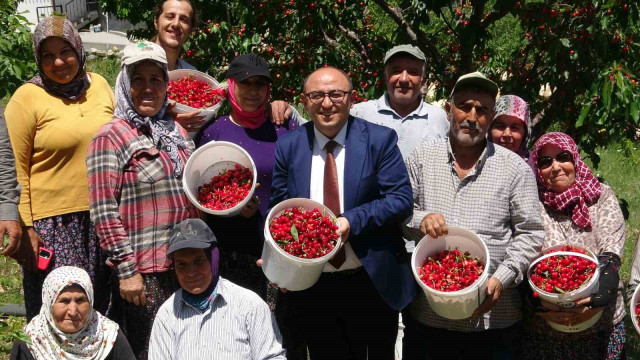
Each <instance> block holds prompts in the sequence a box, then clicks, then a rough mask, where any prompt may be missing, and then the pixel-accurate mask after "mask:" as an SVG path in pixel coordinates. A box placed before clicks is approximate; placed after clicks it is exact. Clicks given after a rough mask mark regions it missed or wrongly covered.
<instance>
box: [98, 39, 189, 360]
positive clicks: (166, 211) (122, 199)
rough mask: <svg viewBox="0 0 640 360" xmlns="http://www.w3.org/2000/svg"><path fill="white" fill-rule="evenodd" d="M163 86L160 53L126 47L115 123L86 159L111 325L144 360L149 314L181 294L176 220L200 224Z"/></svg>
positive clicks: (155, 48)
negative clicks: (173, 259) (109, 277)
mask: <svg viewBox="0 0 640 360" xmlns="http://www.w3.org/2000/svg"><path fill="white" fill-rule="evenodd" d="M168 81H169V77H168V73H167V60H166V56H165V52H164V50H163V49H162V48H161V47H160V46H159V45H157V44H155V43H152V42H148V41H143V42H140V43H138V44H133V45H129V46H127V47H126V48H125V49H124V50H123V56H122V69H121V70H120V74H119V75H118V78H117V80H116V110H115V113H114V118H113V120H111V121H110V122H109V123H108V124H106V125H104V126H103V127H102V128H101V129H100V131H99V132H98V134H97V135H96V136H95V138H94V139H93V141H92V142H91V144H90V146H89V153H88V155H87V167H88V171H89V192H90V194H91V218H92V220H93V222H94V223H95V226H96V232H97V233H98V236H99V237H100V244H101V245H102V248H103V250H104V251H106V253H107V255H108V258H107V262H108V263H109V265H111V266H112V268H113V269H114V270H115V273H116V275H117V279H114V280H113V284H112V285H113V287H114V293H115V294H116V295H114V297H113V307H112V310H113V311H111V310H110V313H109V317H112V318H115V319H118V321H120V322H121V323H120V324H121V326H122V328H123V331H124V332H125V334H126V335H127V337H128V339H129V341H130V342H131V347H132V348H133V352H134V353H135V354H136V356H137V358H138V359H143V360H144V359H146V358H147V351H148V343H149V336H150V334H151V326H152V324H153V319H154V318H155V314H156V312H157V311H158V308H159V307H160V305H162V303H163V302H164V301H165V300H166V299H167V298H169V296H171V294H173V292H175V291H176V290H177V289H178V287H179V285H178V283H177V281H176V279H175V277H174V276H173V275H172V273H171V272H170V271H169V265H170V261H169V259H168V258H167V248H168V243H169V233H170V231H171V229H172V228H173V226H174V225H175V224H178V223H179V222H181V221H182V220H185V219H189V218H193V217H198V216H199V213H198V212H197V210H196V209H195V207H194V206H193V205H192V204H191V203H190V202H189V200H188V199H187V197H186V195H185V194H184V192H183V190H182V175H183V170H184V166H185V163H186V162H187V158H188V157H189V155H191V153H192V152H193V150H194V144H193V141H191V139H190V138H189V135H188V133H187V132H186V130H185V129H184V128H182V127H181V126H180V125H179V124H177V123H176V122H175V121H174V119H173V117H172V116H171V115H170V114H169V113H167V111H166V109H167V104H168V99H167V84H168ZM118 294H119V295H120V296H118Z"/></svg>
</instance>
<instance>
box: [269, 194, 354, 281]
mask: <svg viewBox="0 0 640 360" xmlns="http://www.w3.org/2000/svg"><path fill="white" fill-rule="evenodd" d="M290 208H303V209H304V210H313V209H315V208H317V209H318V210H320V211H321V212H323V213H324V214H326V215H327V216H329V217H331V218H333V219H334V221H335V223H336V225H338V223H337V219H336V216H335V215H334V214H333V213H332V212H331V210H329V209H328V208H327V207H325V206H324V205H322V204H320V203H317V202H315V201H313V200H309V199H303V198H293V199H288V200H285V201H283V202H281V203H279V204H278V205H276V206H274V207H273V209H271V211H269V215H267V219H266V221H265V224H264V246H263V247H262V271H263V272H264V275H265V276H266V277H267V279H269V281H271V282H272V283H274V284H278V286H279V287H281V288H283V289H287V290H291V291H300V290H305V289H308V288H310V287H311V286H313V284H315V283H316V281H318V279H319V278H320V275H322V269H324V266H325V264H326V263H327V261H329V260H330V259H331V258H332V257H333V256H334V255H335V254H336V253H337V252H338V249H339V248H340V244H341V243H342V239H340V238H339V239H338V241H337V242H336V246H335V248H333V250H332V251H331V252H330V253H328V254H327V255H325V256H323V257H319V258H316V259H301V258H299V257H297V256H293V255H291V254H289V253H287V252H286V251H284V250H282V249H281V248H280V247H279V246H278V244H276V242H275V241H274V240H273V237H271V232H270V231H269V223H271V219H273V218H274V217H277V216H278V215H280V214H282V212H283V211H284V210H286V209H290Z"/></svg>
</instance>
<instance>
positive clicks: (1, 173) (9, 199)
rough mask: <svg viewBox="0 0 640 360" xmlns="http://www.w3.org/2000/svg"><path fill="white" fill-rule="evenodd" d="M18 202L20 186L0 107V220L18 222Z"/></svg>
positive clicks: (2, 111) (2, 110)
mask: <svg viewBox="0 0 640 360" xmlns="http://www.w3.org/2000/svg"><path fill="white" fill-rule="evenodd" d="M19 201H20V185H19V184H18V180H17V179H16V165H15V161H14V157H13V148H12V147H11V141H9V133H8V132H7V123H6V122H5V121H4V109H2V107H1V106H0V220H15V221H20V216H19V215H18V202H19Z"/></svg>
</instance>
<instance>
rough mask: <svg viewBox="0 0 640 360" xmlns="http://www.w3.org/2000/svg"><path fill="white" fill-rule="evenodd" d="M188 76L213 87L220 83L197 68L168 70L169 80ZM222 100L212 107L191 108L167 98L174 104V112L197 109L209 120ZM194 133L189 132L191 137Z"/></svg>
mask: <svg viewBox="0 0 640 360" xmlns="http://www.w3.org/2000/svg"><path fill="white" fill-rule="evenodd" d="M188 76H192V77H193V78H194V79H196V80H200V81H206V82H207V83H209V85H211V88H213V89H218V88H220V84H219V83H218V82H217V81H216V79H214V78H213V77H211V76H209V75H207V74H205V73H203V72H200V71H198V70H191V69H179V70H173V71H169V80H170V81H171V80H173V81H177V80H179V79H181V78H183V77H188ZM224 100H225V99H222V100H220V101H219V102H218V103H217V104H215V105H214V106H212V107H208V108H201V109H197V108H193V107H191V106H187V105H185V104H180V103H179V102H177V101H174V100H169V101H171V102H173V103H175V104H176V106H175V107H174V108H173V111H175V112H176V113H178V114H184V113H189V112H192V111H195V110H198V111H200V115H202V116H204V120H205V121H209V120H211V118H213V117H214V116H216V114H217V113H218V110H220V107H222V103H223V102H224ZM196 133H197V132H190V133H189V134H190V135H191V137H193V136H195V134H196Z"/></svg>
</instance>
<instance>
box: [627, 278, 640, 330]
mask: <svg viewBox="0 0 640 360" xmlns="http://www.w3.org/2000/svg"><path fill="white" fill-rule="evenodd" d="M629 314H631V321H632V322H633V327H634V328H635V329H636V331H637V332H638V334H640V325H639V324H640V286H636V290H635V291H634V292H633V296H632V297H631V303H630V304H629Z"/></svg>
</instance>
